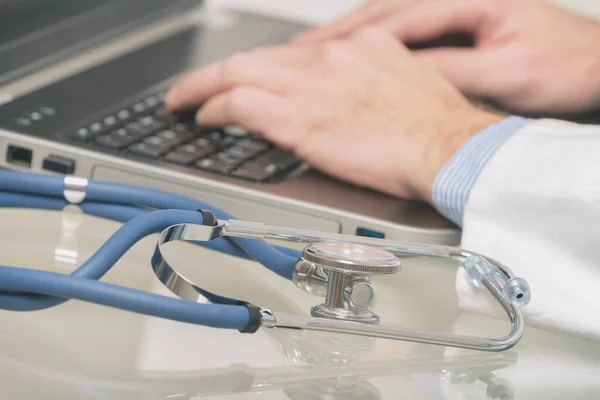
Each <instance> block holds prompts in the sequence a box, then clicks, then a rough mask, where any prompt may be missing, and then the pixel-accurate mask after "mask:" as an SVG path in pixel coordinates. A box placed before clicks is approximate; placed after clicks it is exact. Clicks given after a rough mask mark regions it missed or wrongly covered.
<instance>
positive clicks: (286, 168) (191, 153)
mask: <svg viewBox="0 0 600 400" xmlns="http://www.w3.org/2000/svg"><path fill="white" fill-rule="evenodd" d="M163 96H164V93H162V92H161V93H157V94H153V95H149V96H146V97H145V98H143V99H139V101H136V102H134V104H131V106H128V107H123V108H122V109H120V110H117V111H115V112H114V113H111V114H110V115H106V116H104V117H103V118H100V119H98V120H97V121H95V122H92V123H90V124H88V125H87V126H83V127H81V128H79V129H76V130H75V131H74V132H73V133H72V134H71V135H70V136H69V138H70V140H72V141H76V142H78V143H79V144H89V145H90V146H92V147H94V148H97V147H100V148H104V149H106V150H109V151H110V152H117V153H119V154H122V155H123V156H131V155H135V156H139V157H142V158H147V159H152V160H159V161H164V162H168V163H173V164H178V165H182V166H188V167H190V168H195V169H199V170H204V171H209V172H213V173H217V174H221V175H227V176H231V177H235V178H240V179H245V180H250V181H254V182H273V181H277V180H281V179H283V178H285V177H286V176H287V175H288V174H289V172H290V171H292V170H294V169H295V168H297V167H298V166H299V165H300V164H301V162H300V160H298V159H297V158H296V157H295V156H294V155H293V154H291V153H289V152H286V151H283V150H281V149H279V148H277V147H275V146H273V145H272V144H271V143H269V142H267V141H265V140H264V139H262V138H260V137H258V136H257V135H255V134H253V133H251V132H248V131H246V130H244V129H241V128H238V127H227V128H223V129H207V128H203V127H199V126H197V125H196V124H195V122H194V118H193V115H175V114H172V113H170V112H169V111H168V110H167V109H166V107H165V105H164V102H163Z"/></svg>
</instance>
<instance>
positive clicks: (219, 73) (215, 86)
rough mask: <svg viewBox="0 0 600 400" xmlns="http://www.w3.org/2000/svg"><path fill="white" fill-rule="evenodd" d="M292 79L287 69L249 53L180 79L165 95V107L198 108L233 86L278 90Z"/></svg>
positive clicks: (291, 73)
mask: <svg viewBox="0 0 600 400" xmlns="http://www.w3.org/2000/svg"><path fill="white" fill-rule="evenodd" d="M293 81H294V77H293V72H292V71H290V70H289V69H287V68H284V67H280V66H278V65H275V64H273V63H270V62H267V61H264V60H261V59H259V58H257V57H251V56H248V55H239V56H234V57H232V58H231V59H229V60H227V61H224V62H220V63H216V64H213V65H210V66H208V67H206V68H203V69H200V70H198V71H196V72H193V73H191V74H190V75H188V76H187V77H185V78H183V80H181V81H180V82H178V83H176V84H175V86H173V88H171V90H170V91H169V93H168V94H167V96H166V98H165V101H166V104H167V107H168V108H169V109H171V110H174V111H178V110H184V109H188V108H192V107H197V106H199V105H200V104H202V103H203V102H204V101H206V100H207V99H209V98H211V97H213V96H215V95H217V94H219V93H222V92H224V91H227V90H230V89H232V88H233V87H235V86H240V85H250V86H258V87H260V88H262V89H265V90H268V91H273V92H280V91H282V90H284V89H285V88H286V87H288V86H289V85H290V84H291V83H292V82H293Z"/></svg>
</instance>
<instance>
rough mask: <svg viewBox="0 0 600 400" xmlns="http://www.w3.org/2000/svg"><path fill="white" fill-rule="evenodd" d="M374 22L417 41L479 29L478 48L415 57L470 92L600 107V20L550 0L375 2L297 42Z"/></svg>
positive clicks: (499, 99) (543, 107)
mask: <svg viewBox="0 0 600 400" xmlns="http://www.w3.org/2000/svg"><path fill="white" fill-rule="evenodd" d="M367 25H376V26H378V27H379V28H381V29H384V30H387V31H389V32H392V33H393V34H394V35H395V37H397V38H398V39H399V40H401V41H403V42H404V43H411V44H412V43H414V44H420V43H425V42H430V41H432V40H434V39H437V38H440V37H442V36H445V35H447V34H454V33H465V34H468V35H471V36H472V37H473V39H474V42H475V46H474V47H473V48H434V49H425V50H418V51H415V55H416V56H417V57H418V58H419V59H421V60H422V61H424V62H426V63H427V64H429V65H431V66H433V67H435V68H436V69H437V70H438V71H439V72H441V73H442V74H443V75H444V76H445V77H446V78H447V79H448V80H449V81H450V82H452V83H453V84H454V85H456V86H457V87H458V88H459V89H460V90H461V91H462V92H463V93H464V94H466V95H468V96H473V97H477V98H481V99H487V100H491V101H493V102H495V103H496V104H498V105H500V106H502V107H504V108H506V109H508V110H513V111H515V110H516V111H520V112H526V113H527V112H531V113H542V114H556V113H558V114H562V113H565V114H570V113H581V112H585V111H589V110H593V109H595V108H597V107H599V106H600V78H599V75H598V71H600V23H598V22H596V21H593V20H591V19H588V18H586V17H584V16H580V15H577V14H574V13H571V12H569V11H566V10H563V9H561V8H559V7H557V6H554V5H551V4H548V3H546V2H544V1H542V0H371V1H369V2H367V4H366V5H365V6H364V7H362V8H360V9H359V10H357V11H356V12H354V13H351V14H350V15H348V16H347V17H345V18H342V19H341V20H339V21H337V22H336V23H334V24H331V25H329V26H326V27H323V28H318V29H315V30H312V31H309V32H307V33H305V34H303V35H300V36H298V37H297V38H295V40H293V42H294V43H297V44H314V43H319V42H323V41H327V40H331V39H339V38H342V37H345V36H346V35H348V34H350V33H351V32H352V31H354V30H355V29H358V28H360V27H363V26H367Z"/></svg>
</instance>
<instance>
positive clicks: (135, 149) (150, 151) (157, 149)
mask: <svg viewBox="0 0 600 400" xmlns="http://www.w3.org/2000/svg"><path fill="white" fill-rule="evenodd" d="M128 150H129V151H130V152H131V153H133V154H137V155H140V156H144V157H150V158H159V157H160V156H162V155H163V154H165V153H166V152H167V151H168V150H169V148H168V147H164V146H156V145H153V144H149V143H146V142H141V143H136V144H134V145H131V146H129V148H128Z"/></svg>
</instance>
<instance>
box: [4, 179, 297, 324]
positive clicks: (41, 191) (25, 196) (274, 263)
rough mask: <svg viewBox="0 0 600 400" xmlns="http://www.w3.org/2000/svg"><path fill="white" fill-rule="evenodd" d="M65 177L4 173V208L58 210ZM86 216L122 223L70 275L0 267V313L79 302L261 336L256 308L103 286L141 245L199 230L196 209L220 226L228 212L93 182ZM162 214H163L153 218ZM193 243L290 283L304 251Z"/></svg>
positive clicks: (236, 241) (231, 241)
mask: <svg viewBox="0 0 600 400" xmlns="http://www.w3.org/2000/svg"><path fill="white" fill-rule="evenodd" d="M64 189H65V184H64V177H62V176H54V175H46V174H34V173H29V172H17V171H9V170H2V171H0V206H1V207H18V208H39V209H49V210H61V209H63V208H64V207H65V206H67V205H68V204H69V203H68V202H67V201H66V200H65V199H64ZM79 207H80V208H81V209H82V211H83V212H84V213H86V214H90V215H94V216H98V217H102V218H107V219H112V220H116V221H120V222H125V224H124V225H122V226H121V227H120V228H119V229H118V230H117V231H116V232H115V233H114V234H113V235H112V236H111V237H110V238H109V239H108V240H107V241H106V242H105V243H104V244H103V245H102V246H101V247H100V249H98V251H97V252H96V253H94V255H92V256H91V257H90V258H89V259H88V260H87V261H86V262H85V263H84V264H83V265H82V266H81V267H79V268H78V269H77V270H75V271H74V272H73V273H71V274H70V275H64V274H59V273H54V272H47V271H39V270H31V269H24V268H18V267H8V266H0V309H4V310H12V311H35V310H42V309H47V308H50V307H54V306H57V305H60V304H62V303H64V302H65V301H67V300H69V299H77V300H82V301H87V302H92V303H96V304H101V305H105V306H109V307H114V308H118V309H122V310H127V311H132V312H135V313H140V314H146V315H150V316H155V317H160V318H165V319H170V320H174V321H180V322H187V323H192V324H198V325H205V326H211V327H215V328H228V329H236V330H239V331H242V332H251V331H254V330H255V329H256V326H254V325H255V322H256V321H252V319H253V316H252V315H251V314H252V309H251V308H250V307H248V305H247V304H246V303H244V302H242V301H237V300H233V299H227V298H223V297H219V296H214V297H213V298H211V301H214V300H215V299H217V300H218V301H217V303H221V304H200V303H196V302H193V301H188V300H183V299H175V298H170V297H166V296H161V295H157V294H153V293H148V292H144V291H141V290H136V289H131V288H126V287H122V286H118V285H114V284H110V283H106V282H101V281H99V279H100V278H102V276H104V275H105V274H106V273H107V272H108V271H109V270H110V268H111V267H112V266H113V265H114V264H115V263H116V262H117V261H118V260H119V259H120V258H121V257H122V256H123V255H124V254H125V253H126V252H127V251H128V250H129V249H130V248H131V247H132V246H133V245H134V244H135V243H137V242H138V241H139V240H141V239H143V238H144V237H146V236H148V235H151V234H155V233H159V232H161V231H162V230H164V229H166V228H168V227H169V226H173V225H177V224H202V223H203V215H202V213H200V212H197V210H199V209H204V210H210V211H212V212H213V213H214V214H215V216H216V217H217V218H218V219H232V218H233V217H232V216H230V215H229V214H227V213H226V212H224V211H222V210H219V209H216V208H214V207H212V206H210V205H208V204H205V203H203V202H200V201H197V200H193V199H191V198H188V197H184V196H180V195H176V194H172V193H168V192H164V191H160V190H155V189H149V188H144V187H140V186H134V185H125V184H118V183H111V182H103V181H94V180H90V181H89V182H88V185H87V188H86V198H85V201H84V202H83V203H81V204H79ZM155 210H158V211H155ZM196 244H198V245H201V246H204V247H207V248H210V249H212V250H216V251H219V252H223V253H226V254H229V255H233V256H236V257H241V258H244V259H250V260H255V261H258V262H259V263H261V264H262V265H264V266H265V267H266V268H268V269H270V270H271V271H273V272H275V273H276V274H278V275H280V276H283V277H285V278H287V279H291V277H292V271H293V269H294V266H295V264H296V262H297V261H298V259H299V258H300V255H301V254H300V252H299V251H297V250H293V249H288V248H286V247H280V246H272V245H270V244H268V243H266V242H264V241H260V240H252V239H242V238H219V239H216V240H212V241H209V242H197V243H196Z"/></svg>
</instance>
